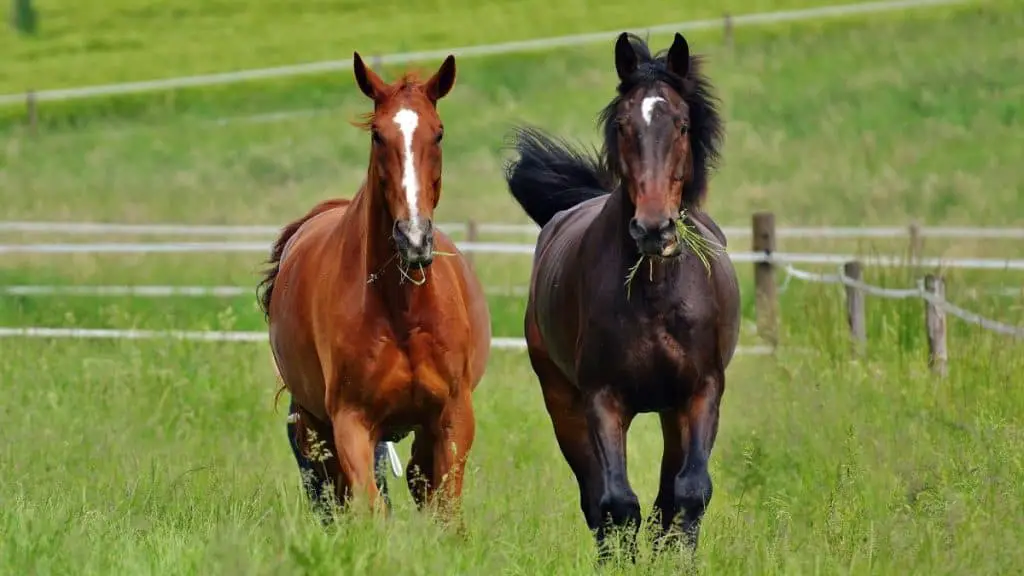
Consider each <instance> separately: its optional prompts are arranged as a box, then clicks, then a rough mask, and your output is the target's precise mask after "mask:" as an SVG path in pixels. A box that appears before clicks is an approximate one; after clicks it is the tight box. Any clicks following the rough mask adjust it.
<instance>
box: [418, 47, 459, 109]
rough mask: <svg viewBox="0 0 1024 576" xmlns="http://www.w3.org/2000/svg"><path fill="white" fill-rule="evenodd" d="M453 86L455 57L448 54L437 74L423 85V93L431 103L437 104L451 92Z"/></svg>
mask: <svg viewBox="0 0 1024 576" xmlns="http://www.w3.org/2000/svg"><path fill="white" fill-rule="evenodd" d="M452 86H455V56H453V55H451V54H449V55H448V57H447V58H445V59H444V62H442V63H441V67H440V68H438V69H437V72H435V73H434V75H433V76H431V77H430V79H429V80H427V82H426V84H424V85H423V91H424V92H426V93H427V98H430V101H431V102H437V101H438V100H440V99H441V98H444V97H445V96H446V95H447V94H448V92H451V89H452Z"/></svg>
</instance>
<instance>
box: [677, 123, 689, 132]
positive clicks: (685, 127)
mask: <svg viewBox="0 0 1024 576" xmlns="http://www.w3.org/2000/svg"><path fill="white" fill-rule="evenodd" d="M689 131H690V123H689V122H683V125H682V126H681V127H680V128H679V133H680V134H686V133H687V132H689Z"/></svg>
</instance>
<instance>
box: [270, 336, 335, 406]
mask: <svg viewBox="0 0 1024 576" xmlns="http://www.w3.org/2000/svg"><path fill="white" fill-rule="evenodd" d="M270 346H271V350H272V352H273V355H274V361H275V363H276V365H277V370H278V373H279V374H280V376H281V381H282V383H283V384H284V385H285V387H286V388H287V389H288V391H289V393H290V394H291V395H292V398H293V399H294V400H295V401H296V402H297V403H298V404H299V405H301V406H302V407H303V408H305V409H306V410H307V411H308V412H309V413H311V414H312V415H313V416H316V417H317V418H320V419H321V420H324V421H327V419H328V413H327V407H326V405H325V402H324V399H325V396H326V394H325V392H326V388H325V383H324V378H323V372H322V370H321V368H320V360H319V358H318V357H317V355H316V353H315V347H314V346H313V344H312V342H311V341H309V340H308V339H306V338H304V335H303V334H302V333H301V332H299V331H298V330H297V328H296V327H291V326H288V325H287V322H286V321H285V322H281V321H271V323H270Z"/></svg>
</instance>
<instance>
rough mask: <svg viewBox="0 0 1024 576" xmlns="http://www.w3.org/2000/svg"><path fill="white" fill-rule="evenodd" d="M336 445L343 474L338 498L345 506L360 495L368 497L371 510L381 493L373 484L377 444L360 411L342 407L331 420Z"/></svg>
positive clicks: (339, 480) (338, 489)
mask: <svg viewBox="0 0 1024 576" xmlns="http://www.w3.org/2000/svg"><path fill="white" fill-rule="evenodd" d="M331 423H332V424H333V425H334V444H335V446H336V447H337V452H338V467H339V468H340V472H341V473H340V474H339V478H338V483H337V486H336V487H335V488H336V490H337V492H338V498H339V500H341V502H342V503H343V504H347V503H348V500H349V499H350V498H352V497H354V496H355V495H356V494H358V493H363V494H365V495H366V498H367V500H368V503H369V505H370V506H371V507H373V506H375V505H376V504H377V497H378V496H379V494H380V493H379V492H378V490H377V483H376V482H375V481H374V471H373V460H374V458H373V452H374V446H375V444H376V443H375V441H374V439H373V437H372V436H371V434H370V428H369V426H368V425H367V424H366V421H365V419H364V418H363V415H362V413H361V412H359V411H356V410H351V409H348V408H341V409H340V410H338V411H337V412H336V413H335V414H334V417H333V418H332V419H331Z"/></svg>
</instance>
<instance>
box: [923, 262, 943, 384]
mask: <svg viewBox="0 0 1024 576" xmlns="http://www.w3.org/2000/svg"><path fill="white" fill-rule="evenodd" d="M924 289H925V291H926V292H928V293H929V294H932V295H934V296H936V297H938V298H939V299H941V300H942V301H945V299H946V286H945V283H944V282H943V280H942V277H941V276H935V275H933V274H928V275H927V276H925V277H924ZM924 321H925V329H927V331H928V366H929V367H931V369H932V372H934V373H936V374H938V375H939V377H940V378H945V377H946V374H947V368H946V361H947V360H948V355H947V354H946V311H945V310H944V309H943V308H942V307H940V306H938V305H936V304H933V303H931V302H929V301H928V300H925V301H924Z"/></svg>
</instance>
